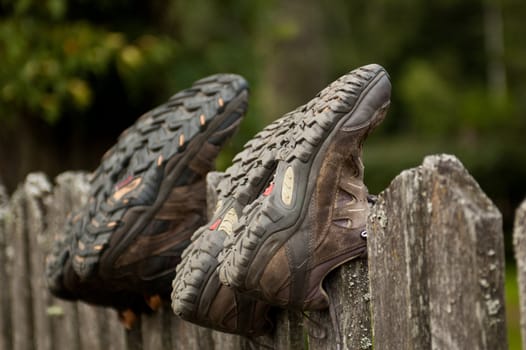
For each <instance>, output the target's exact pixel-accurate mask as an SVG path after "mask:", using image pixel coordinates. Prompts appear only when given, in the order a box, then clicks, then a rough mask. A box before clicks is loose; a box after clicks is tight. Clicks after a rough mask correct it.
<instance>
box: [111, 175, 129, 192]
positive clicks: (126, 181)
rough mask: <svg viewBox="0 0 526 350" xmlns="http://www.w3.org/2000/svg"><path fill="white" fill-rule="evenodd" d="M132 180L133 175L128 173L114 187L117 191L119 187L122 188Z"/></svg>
mask: <svg viewBox="0 0 526 350" xmlns="http://www.w3.org/2000/svg"><path fill="white" fill-rule="evenodd" d="M132 180H133V175H128V177H127V178H125V179H124V180H122V181H121V182H119V183H118V184H116V185H115V189H116V190H117V191H118V190H120V189H121V188H123V187H124V186H126V185H127V184H129V183H130V182H132Z"/></svg>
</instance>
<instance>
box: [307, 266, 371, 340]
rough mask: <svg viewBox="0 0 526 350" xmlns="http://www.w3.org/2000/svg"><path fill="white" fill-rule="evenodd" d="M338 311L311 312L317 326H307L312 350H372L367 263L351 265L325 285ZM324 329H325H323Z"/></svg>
mask: <svg viewBox="0 0 526 350" xmlns="http://www.w3.org/2000/svg"><path fill="white" fill-rule="evenodd" d="M324 286H326V289H327V293H328V295H329V298H330V300H331V304H332V307H333V310H334V317H335V322H336V323H337V326H338V329H335V327H336V325H334V324H333V321H332V320H331V313H330V310H325V311H321V312H311V313H310V315H309V317H310V318H312V319H313V321H314V322H307V324H308V327H307V330H308V335H309V350H317V349H320V350H325V349H333V348H337V347H338V348H342V349H360V350H366V349H371V348H372V336H371V316H370V304H369V300H370V294H369V277H368V274H367V260H366V259H357V260H353V261H350V262H349V263H347V264H345V265H343V266H342V267H341V268H339V269H337V270H335V271H333V272H332V273H331V274H329V276H327V278H326V280H325V281H324ZM320 328H321V329H320Z"/></svg>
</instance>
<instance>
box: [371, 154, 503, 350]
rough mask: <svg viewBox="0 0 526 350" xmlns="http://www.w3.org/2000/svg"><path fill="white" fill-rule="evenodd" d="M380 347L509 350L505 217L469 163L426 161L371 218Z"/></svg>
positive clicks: (385, 195)
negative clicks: (507, 334)
mask: <svg viewBox="0 0 526 350" xmlns="http://www.w3.org/2000/svg"><path fill="white" fill-rule="evenodd" d="M368 231H369V242H368V243H369V244H368V253H369V276H370V284H371V287H370V289H371V297H372V299H371V300H372V311H373V337H374V346H375V348H376V349H395V348H396V349H428V348H433V349H506V348H507V341H506V329H505V310H504V281H503V278H504V277H503V276H504V245H503V233H502V220H501V215H500V213H499V211H498V210H497V209H496V207H495V206H494V205H493V203H491V201H490V200H489V198H488V197H487V196H486V195H485V194H484V193H483V192H482V191H481V189H480V187H479V186H478V184H477V183H476V182H475V180H474V179H473V178H472V177H471V176H470V175H469V174H468V172H467V171H466V170H465V169H464V167H463V166H462V164H461V163H460V161H458V159H456V158H455V157H452V156H446V155H441V156H431V157H426V159H425V160H424V163H423V165H422V166H420V167H418V168H416V169H412V170H409V171H404V172H403V173H402V174H400V175H399V176H398V177H397V178H395V180H393V182H392V183H391V185H390V186H389V187H388V188H387V189H386V190H385V191H384V192H382V193H381V194H380V196H379V199H378V202H377V204H376V206H375V207H374V208H373V210H372V213H371V217H370V221H369V227H368Z"/></svg>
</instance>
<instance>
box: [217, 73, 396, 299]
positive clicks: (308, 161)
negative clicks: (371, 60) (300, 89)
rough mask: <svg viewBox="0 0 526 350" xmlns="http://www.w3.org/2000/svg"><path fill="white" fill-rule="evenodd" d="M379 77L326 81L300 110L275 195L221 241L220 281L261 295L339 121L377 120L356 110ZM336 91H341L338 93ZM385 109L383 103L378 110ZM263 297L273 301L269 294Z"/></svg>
mask: <svg viewBox="0 0 526 350" xmlns="http://www.w3.org/2000/svg"><path fill="white" fill-rule="evenodd" d="M384 79H387V80H388V75H387V73H386V72H385V70H384V69H383V68H382V67H380V66H378V65H369V66H365V67H362V68H359V69H357V70H355V71H353V72H351V73H350V74H349V75H346V76H344V77H342V78H340V79H338V80H337V81H336V82H334V83H333V84H331V85H329V86H328V87H327V88H326V89H325V90H324V91H322V93H321V94H320V96H319V100H318V101H315V102H314V103H313V104H312V105H311V106H310V107H309V110H311V111H312V110H313V109H315V110H317V111H322V112H321V114H318V115H316V116H315V114H316V113H306V115H305V119H304V123H305V124H306V125H308V126H309V127H308V128H307V129H306V130H301V131H300V132H299V134H298V135H297V137H296V140H297V142H296V145H295V149H294V150H293V151H291V152H290V154H289V155H286V156H285V157H283V159H282V161H281V162H280V165H278V169H277V173H276V178H280V177H283V179H284V180H283V182H282V183H281V185H280V186H276V188H274V189H273V191H275V192H276V193H278V194H279V195H278V194H275V195H273V196H268V197H267V196H260V197H259V198H258V199H257V200H256V201H254V202H253V203H252V204H251V205H249V206H248V207H247V208H246V210H245V213H244V216H243V218H242V219H241V220H240V221H239V222H238V224H237V225H236V227H235V229H234V234H233V235H232V236H231V238H230V239H229V241H227V242H226V245H227V246H230V247H231V248H230V249H228V250H227V252H226V254H225V255H224V257H223V259H222V262H221V265H220V267H219V278H220V280H221V282H222V283H224V284H225V285H228V286H232V287H234V288H236V289H238V290H239V291H241V292H246V293H249V294H252V295H253V296H257V297H262V295H261V294H260V293H259V291H258V290H257V281H258V280H259V279H260V277H261V275H262V274H263V272H264V270H265V267H266V266H267V264H268V262H269V261H270V259H271V258H272V257H273V256H274V254H275V253H276V252H277V250H278V249H279V248H281V247H282V246H283V245H284V244H285V243H286V242H287V241H288V240H289V238H290V237H291V236H292V235H293V234H294V233H295V232H296V231H297V229H298V227H299V226H300V225H301V223H302V222H303V221H304V220H305V216H306V213H307V211H308V207H309V200H308V199H309V198H311V197H312V193H313V190H314V188H315V186H316V179H317V177H318V174H319V171H320V167H321V164H322V162H323V159H324V157H325V154H326V150H327V149H328V147H329V145H330V144H331V143H332V140H333V138H334V136H335V135H336V134H337V132H338V131H339V129H340V128H341V127H342V126H343V125H344V124H345V128H346V129H348V128H349V124H350V125H351V127H354V128H356V129H363V128H369V130H371V129H372V128H374V127H375V126H376V125H378V124H379V123H380V122H381V121H382V119H383V116H384V114H383V113H375V114H374V116H375V118H376V119H375V118H372V119H370V120H367V119H364V118H363V115H362V114H360V113H356V111H359V108H360V106H361V104H362V102H363V100H364V99H365V96H366V95H367V93H368V91H370V90H372V89H373V88H374V87H375V86H376V85H377V84H380V82H381V81H382V80H384ZM342 85H343V86H345V87H342ZM341 91H344V94H340V92H341ZM338 98H340V99H344V101H346V102H347V104H348V105H347V110H345V109H341V108H338V104H340V103H342V101H338ZM386 108H387V105H384V106H382V107H381V108H380V109H386ZM355 119H356V120H355ZM293 162H295V163H296V164H297V167H296V169H295V170H296V171H292V167H291V166H290V164H292V163H293ZM305 174H308V175H305ZM297 177H300V178H299V179H297ZM265 299H269V300H266V301H270V302H271V303H273V304H278V303H277V302H276V301H274V300H270V299H271V298H265ZM279 304H282V303H279Z"/></svg>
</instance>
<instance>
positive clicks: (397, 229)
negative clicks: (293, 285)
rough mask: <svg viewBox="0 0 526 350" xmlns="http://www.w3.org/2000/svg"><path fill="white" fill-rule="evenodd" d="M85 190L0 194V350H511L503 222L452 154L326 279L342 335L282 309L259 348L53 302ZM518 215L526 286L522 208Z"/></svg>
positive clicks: (386, 203) (66, 186)
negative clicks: (51, 262) (127, 325)
mask: <svg viewBox="0 0 526 350" xmlns="http://www.w3.org/2000/svg"><path fill="white" fill-rule="evenodd" d="M214 179H215V177H214V176H213V175H211V176H210V177H209V182H211V183H213V182H214ZM210 188H212V187H210ZM87 190H88V185H87V181H86V175H85V174H83V173H72V172H68V173H64V174H62V175H60V176H58V177H57V178H56V179H55V184H53V185H52V184H50V182H49V181H48V180H47V179H46V177H45V175H43V174H30V175H29V176H28V177H27V179H26V181H25V183H24V184H22V185H20V187H19V188H18V189H17V191H16V192H15V193H14V194H13V196H12V197H11V198H9V199H8V198H7V196H6V195H5V193H3V191H2V190H1V189H0V349H17V350H26V349H28V350H37V349H38V350H40V349H42V350H51V349H53V350H54V349H57V350H60V349H68V350H69V349H82V350H87V349H89V350H92V349H115V350H121V349H144V350H151V349H190V350H192V349H196V350H197V349H234V350H238V349H249V348H252V349H264V348H275V349H305V348H308V349H333V348H343V349H371V348H372V346H373V342H374V348H375V349H404V350H405V349H491V350H494V349H507V342H506V326H505V308H504V248H503V233H502V222H501V215H500V213H499V212H498V210H497V209H496V207H495V206H494V205H493V204H492V202H491V201H490V200H489V199H488V197H487V196H486V195H485V194H484V193H483V192H482V191H481V189H480V187H479V186H478V184H477V183H476V182H475V180H474V179H473V178H472V177H471V176H470V175H469V174H468V172H467V171H466V170H465V169H464V167H463V166H462V164H461V163H460V162H459V161H458V160H457V159H456V158H455V157H453V156H447V155H440V156H430V157H426V159H425V160H424V162H423V164H422V165H421V166H419V167H417V168H414V169H411V170H407V171H404V172H402V173H401V174H400V175H399V176H398V177H396V178H395V179H394V180H393V182H392V183H391V184H390V185H389V187H388V188H387V189H386V190H385V191H383V192H382V193H381V194H380V195H379V197H378V202H377V203H376V205H375V206H374V207H373V209H372V212H371V215H370V217H369V222H368V235H369V238H368V259H367V260H365V259H361V260H356V261H352V262H350V263H348V264H346V265H344V266H342V267H341V268H340V269H338V270H336V271H334V272H333V273H331V274H330V275H329V276H328V278H327V282H328V283H327V289H328V293H329V296H330V297H331V298H332V300H333V304H334V308H335V311H336V312H335V316H336V319H337V324H338V327H337V329H335V328H334V327H333V325H332V322H331V317H330V315H329V312H328V311H324V312H310V313H309V315H308V316H309V317H308V318H307V317H304V315H302V314H300V313H298V312H294V311H287V310H283V311H281V312H280V313H279V314H278V315H277V320H276V331H275V332H274V334H272V335H270V336H265V337H260V338H258V339H256V340H247V339H245V338H242V337H239V336H235V335H229V334H223V333H220V332H214V331H211V330H208V329H205V328H201V327H198V326H194V325H192V324H189V323H187V322H184V321H181V320H180V319H178V318H177V317H176V316H174V315H173V314H172V313H171V311H170V309H169V308H168V307H167V308H165V309H163V310H161V312H159V313H157V314H155V315H153V316H143V317H142V319H141V320H140V322H139V324H138V326H137V327H136V328H135V329H133V330H131V331H125V330H124V329H123V327H122V326H121V325H120V324H119V322H118V320H117V317H116V315H115V312H113V311H112V310H107V309H102V308H98V307H92V306H89V305H86V304H83V303H70V302H64V301H61V300H58V299H55V298H53V297H51V296H50V294H49V293H48V292H47V289H46V285H45V279H44V278H43V275H44V258H45V255H46V253H47V252H48V251H49V249H50V246H51V242H52V240H53V239H54V238H55V237H56V236H58V235H61V234H63V230H62V227H63V224H64V220H65V217H66V214H67V212H68V211H70V210H72V209H75V208H77V207H79V206H80V205H81V203H83V202H84V201H85V200H86V193H87ZM209 192H210V194H209V199H210V204H213V203H211V202H213V201H214V193H213V192H212V191H209ZM520 213H521V214H520V215H519V216H518V217H517V228H516V230H515V244H516V247H517V257H518V261H519V270H520V271H521V275H520V276H521V285H522V286H524V285H525V282H526V204H525V205H523V207H522V209H521V211H520ZM524 289H526V288H523V289H522V290H521V292H522V294H523V295H525V293H526V290H524ZM522 311H523V312H522V314H523V315H526V305H525V302H524V298H523V303H522ZM525 325H526V321H525V320H523V329H525V328H526V327H525ZM373 339H374V341H373ZM525 349H526V348H525Z"/></svg>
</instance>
